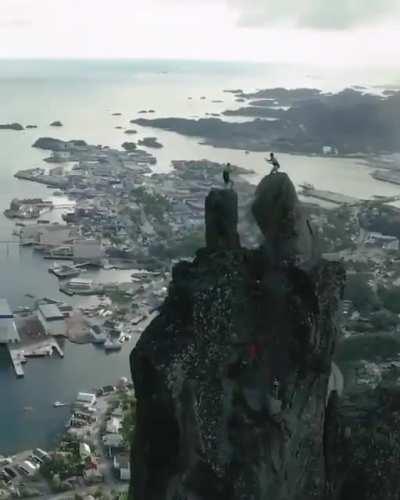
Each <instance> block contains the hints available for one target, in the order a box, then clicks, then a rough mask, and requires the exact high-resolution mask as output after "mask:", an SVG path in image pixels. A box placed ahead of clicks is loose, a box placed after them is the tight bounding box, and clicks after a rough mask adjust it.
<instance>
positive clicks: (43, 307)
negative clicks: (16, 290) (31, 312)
mask: <svg viewBox="0 0 400 500" xmlns="http://www.w3.org/2000/svg"><path fill="white" fill-rule="evenodd" d="M39 311H40V312H41V314H42V316H43V317H44V319H45V320H47V321H51V320H55V319H64V315H63V313H62V312H61V311H60V309H59V308H58V306H57V305H56V304H40V306H39Z"/></svg>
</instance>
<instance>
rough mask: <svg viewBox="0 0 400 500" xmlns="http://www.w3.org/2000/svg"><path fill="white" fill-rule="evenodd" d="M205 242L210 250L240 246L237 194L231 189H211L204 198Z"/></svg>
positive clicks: (232, 248) (230, 248)
mask: <svg viewBox="0 0 400 500" xmlns="http://www.w3.org/2000/svg"><path fill="white" fill-rule="evenodd" d="M205 214H206V244H207V248H208V249H211V250H224V249H225V250H234V249H235V248H239V247H240V239H239V234H238V231H237V226H238V196H237V193H236V191H234V190H233V189H212V190H211V191H210V193H209V195H208V196H207V198H206V203H205Z"/></svg>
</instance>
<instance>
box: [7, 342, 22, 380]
mask: <svg viewBox="0 0 400 500" xmlns="http://www.w3.org/2000/svg"><path fill="white" fill-rule="evenodd" d="M8 352H9V353H10V358H11V362H12V364H13V367H14V370H15V374H16V375H17V377H23V376H24V375H25V374H24V369H23V367H22V364H23V363H26V358H25V356H24V355H23V353H22V352H21V351H20V350H13V349H12V348H11V347H10V346H8Z"/></svg>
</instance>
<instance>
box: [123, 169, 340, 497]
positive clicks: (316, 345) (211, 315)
mask: <svg viewBox="0 0 400 500" xmlns="http://www.w3.org/2000/svg"><path fill="white" fill-rule="evenodd" d="M272 177H273V178H272ZM253 213H254V214H255V217H256V220H257V221H258V224H259V226H260V229H261V231H262V233H263V235H264V237H265V243H264V244H263V245H262V247H261V248H259V249H246V248H241V247H240V243H239V237H238V235H237V229H236V225H237V198H236V195H235V193H234V192H233V191H231V190H212V191H211V193H210V194H209V196H208V198H207V200H206V240H207V246H206V248H204V249H201V250H199V251H198V252H197V256H196V258H195V259H194V260H193V262H181V263H179V264H177V265H176V266H175V267H174V269H173V273H172V282H171V285H170V290H169V295H168V298H167V299H166V301H165V303H164V305H163V306H162V308H161V310H160V314H159V315H158V317H157V318H156V319H155V320H154V321H153V322H152V323H151V324H150V325H149V327H148V328H147V329H146V331H145V332H144V333H143V335H142V337H141V339H140V340H139V342H138V344H137V346H136V348H135V349H134V350H133V352H132V355H131V369H132V375H133V380H134V385H135V392H136V398H137V422H136V428H135V437H134V446H133V452H132V460H133V471H134V480H133V484H132V486H131V492H130V497H131V498H132V499H133V498H134V499H135V500H189V499H193V500H242V499H243V500H244V499H246V500H247V499H253V500H310V499H313V498H316V499H320V500H323V499H328V498H332V499H333V497H332V496H330V495H331V492H332V491H334V490H333V489H332V488H331V486H330V482H329V481H328V480H327V473H328V471H330V472H331V475H332V477H336V476H335V474H334V471H335V467H336V462H335V461H334V460H333V459H332V457H331V455H330V453H329V449H328V448H327V445H328V444H329V443H339V437H338V435H337V425H336V422H337V420H338V412H337V411H336V403H337V398H338V393H337V391H336V390H335V387H336V385H337V384H336V383H335V381H332V375H331V366H332V356H333V352H334V348H335V342H336V340H337V334H338V327H337V317H336V313H337V310H338V306H339V302H340V300H341V295H342V290H343V285H344V279H345V275H344V270H343V268H342V266H341V265H340V264H339V263H335V262H327V261H323V260H321V259H319V258H312V257H315V252H314V250H313V240H312V235H311V232H310V229H309V226H308V224H307V222H306V221H305V218H304V217H303V215H302V211H301V207H300V205H299V203H298V200H297V197H296V196H295V192H294V188H293V185H292V184H291V182H290V180H289V179H288V178H287V176H285V175H284V174H279V175H274V176H269V177H268V178H266V179H264V180H263V181H262V182H261V184H260V186H259V187H258V188H257V192H256V199H255V203H254V206H253ZM266 248H269V249H271V250H270V251H269V252H266ZM305 262H306V263H307V265H304V263H305ZM333 378H335V377H333ZM335 384H336V385H335ZM328 396H329V398H328ZM327 417H329V418H327Z"/></svg>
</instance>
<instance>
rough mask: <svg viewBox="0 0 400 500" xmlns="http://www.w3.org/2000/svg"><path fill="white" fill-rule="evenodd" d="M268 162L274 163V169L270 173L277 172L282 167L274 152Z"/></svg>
mask: <svg viewBox="0 0 400 500" xmlns="http://www.w3.org/2000/svg"><path fill="white" fill-rule="evenodd" d="M266 160H267V159H266ZM267 162H268V163H271V164H272V170H271V172H270V174H276V173H277V172H278V170H279V168H280V164H279V161H278V160H277V159H276V158H275V155H274V153H270V155H269V160H267Z"/></svg>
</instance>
